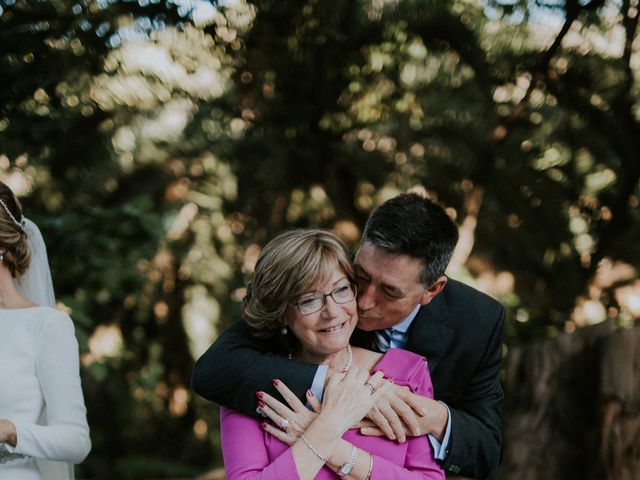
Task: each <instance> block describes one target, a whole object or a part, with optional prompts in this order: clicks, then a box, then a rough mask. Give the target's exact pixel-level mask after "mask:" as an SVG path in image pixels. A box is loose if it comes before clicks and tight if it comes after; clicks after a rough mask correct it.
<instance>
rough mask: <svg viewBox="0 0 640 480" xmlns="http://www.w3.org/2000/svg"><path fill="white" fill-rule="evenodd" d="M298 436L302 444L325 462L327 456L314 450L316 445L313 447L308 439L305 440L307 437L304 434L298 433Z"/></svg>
mask: <svg viewBox="0 0 640 480" xmlns="http://www.w3.org/2000/svg"><path fill="white" fill-rule="evenodd" d="M300 438H301V439H302V441H303V442H304V444H305V445H306V446H307V448H308V449H309V450H311V451H312V452H313V454H314V455H315V456H316V457H318V458H319V459H320V460H322V461H323V462H324V463H327V457H325V456H323V455H321V454H320V452H318V450H316V447H314V446H313V445H311V443H309V440H307V437H305V436H304V435H300Z"/></svg>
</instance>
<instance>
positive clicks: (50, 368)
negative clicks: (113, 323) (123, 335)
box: [0, 182, 91, 480]
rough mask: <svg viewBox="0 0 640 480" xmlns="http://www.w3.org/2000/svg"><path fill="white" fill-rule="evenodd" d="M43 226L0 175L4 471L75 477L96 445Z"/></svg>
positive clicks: (31, 477)
mask: <svg viewBox="0 0 640 480" xmlns="http://www.w3.org/2000/svg"><path fill="white" fill-rule="evenodd" d="M54 304H55V301H54V296H53V287H52V283H51V274H50V272H49V264H48V260H47V253H46V248H45V244H44V241H43V239H42V235H41V234H40V231H39V230H38V227H37V226H36V225H35V224H34V223H33V222H31V221H30V220H27V219H25V218H24V216H23V215H22V208H21V206H20V204H19V202H18V200H17V199H16V197H15V195H14V194H13V192H12V191H11V190H10V189H9V187H7V186H6V185H5V184H4V183H2V182H0V339H2V347H1V348H0V366H1V368H0V478H2V479H3V480H5V479H6V480H41V479H46V480H50V479H52V480H68V479H72V478H73V465H72V464H73V463H80V462H82V461H83V460H84V458H85V457H86V456H87V455H88V453H89V450H90V449H91V440H90V439H89V426H88V425H87V419H86V408H85V405H84V399H83V396H82V389H81V387H80V375H79V361H78V343H77V341H76V338H75V335H74V328H73V323H72V321H71V319H70V318H69V316H67V315H66V314H65V313H63V312H61V311H59V310H56V309H54V308H52V307H53V306H54Z"/></svg>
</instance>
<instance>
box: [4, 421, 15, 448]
mask: <svg viewBox="0 0 640 480" xmlns="http://www.w3.org/2000/svg"><path fill="white" fill-rule="evenodd" d="M0 443H7V444H9V445H11V446H12V447H15V446H16V443H18V439H17V433H16V426H15V425H14V424H13V423H12V422H10V421H9V420H5V419H4V418H0Z"/></svg>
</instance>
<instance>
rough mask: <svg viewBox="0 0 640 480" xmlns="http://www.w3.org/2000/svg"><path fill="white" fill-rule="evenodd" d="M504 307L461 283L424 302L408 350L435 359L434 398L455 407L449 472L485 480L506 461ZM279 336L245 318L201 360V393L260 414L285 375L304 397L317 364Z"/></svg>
mask: <svg viewBox="0 0 640 480" xmlns="http://www.w3.org/2000/svg"><path fill="white" fill-rule="evenodd" d="M503 326H504V308H503V307H502V305H500V304H499V303H498V302H496V301H495V300H493V299H492V298H490V297H488V296H487V295H484V294H482V293H480V292H478V291H477V290H474V289H473V288H471V287H469V286H467V285H464V284H463V283H460V282H457V281H455V280H451V279H450V280H449V281H448V282H447V285H446V286H445V288H444V290H443V291H442V292H441V293H440V294H439V295H438V296H436V297H435V298H434V299H433V300H432V301H431V302H430V303H429V304H428V305H425V306H424V307H422V308H421V309H420V310H419V312H418V314H417V316H416V318H415V319H414V321H413V323H412V324H411V327H410V329H409V332H408V333H409V341H408V343H407V346H406V349H407V350H410V351H412V352H415V353H418V354H420V355H423V356H424V357H425V358H426V359H427V362H428V364H429V371H430V373H431V378H432V381H433V385H434V391H435V392H434V393H435V398H436V399H438V400H441V401H443V402H444V403H446V404H447V406H448V407H449V409H450V411H451V438H450V442H449V446H448V450H447V451H448V454H447V458H446V460H445V461H444V464H443V466H444V468H445V470H446V471H448V472H451V473H455V474H460V475H465V476H470V477H474V478H486V477H488V476H489V474H490V473H491V472H492V471H493V470H495V469H496V468H497V466H498V463H499V461H500V454H501V449H502V415H501V406H502V397H503V393H502V388H501V386H500V381H499V377H498V375H499V371H500V363H501V344H502V329H503ZM372 335H373V334H372V333H371V332H363V331H359V330H356V332H355V333H354V336H353V339H352V340H353V343H354V344H356V345H360V346H364V347H367V348H370V347H371V342H372ZM285 352H286V348H285V345H284V343H283V342H281V340H280V339H279V338H272V339H258V338H256V337H254V336H253V335H252V334H251V330H250V329H249V327H248V326H247V325H246V324H245V323H244V322H243V321H239V322H236V323H235V324H234V325H232V326H231V327H230V328H229V329H227V330H226V331H225V332H223V333H222V335H221V336H220V337H219V338H218V340H217V341H216V342H215V343H214V344H213V345H212V346H211V347H209V349H208V350H207V351H206V352H205V353H204V355H202V357H200V359H199V360H198V361H197V362H196V365H195V367H194V370H193V378H192V386H193V389H194V390H195V391H196V393H198V394H199V395H201V396H203V397H205V398H206V399H208V400H211V401H214V402H216V403H219V404H221V405H225V406H227V407H231V408H234V409H236V410H240V411H242V412H244V413H247V414H250V415H251V414H253V415H255V409H256V397H255V392H257V391H258V390H263V391H267V392H269V393H272V394H275V389H274V388H273V386H272V384H271V381H272V379H273V378H279V379H281V380H282V381H284V382H285V384H286V385H287V386H288V387H289V388H291V390H292V391H293V392H294V393H296V395H298V396H299V397H300V398H304V394H305V392H306V390H307V389H308V388H309V387H310V386H311V382H312V380H313V377H314V375H315V372H316V369H317V366H316V365H306V364H300V363H297V362H291V361H290V360H288V359H287V358H286V355H284V354H285Z"/></svg>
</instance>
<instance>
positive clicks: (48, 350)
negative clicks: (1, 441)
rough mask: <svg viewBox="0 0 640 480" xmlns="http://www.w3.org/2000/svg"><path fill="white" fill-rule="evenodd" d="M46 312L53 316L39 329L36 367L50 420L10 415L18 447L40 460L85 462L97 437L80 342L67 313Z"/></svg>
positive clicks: (17, 450) (46, 319)
mask: <svg viewBox="0 0 640 480" xmlns="http://www.w3.org/2000/svg"><path fill="white" fill-rule="evenodd" d="M44 310H46V313H47V314H46V318H44V320H43V321H42V323H41V324H40V325H39V326H40V328H39V329H38V330H37V341H36V342H35V347H36V348H35V363H34V367H35V376H36V378H37V381H38V383H39V386H40V390H41V392H42V397H43V400H44V408H45V411H46V417H47V424H46V425H38V424H37V423H36V422H37V420H34V421H31V420H30V419H27V418H24V417H22V418H15V419H11V418H9V419H10V420H12V421H13V423H14V424H15V426H16V431H17V444H16V447H15V448H13V449H12V450H13V452H15V453H19V454H23V455H28V456H31V457H34V458H44V459H48V460H56V461H64V462H72V463H80V462H82V461H83V460H84V459H85V457H86V456H87V455H88V453H89V451H90V450H91V440H90V438H89V426H88V425H87V420H86V413H87V411H86V408H85V405H84V398H83V395H82V389H81V386H80V374H79V355H78V342H77V341H76V338H75V335H74V328H73V323H72V322H71V319H70V318H69V317H68V316H67V315H65V314H64V313H62V312H59V311H55V310H51V309H44ZM52 312H53V313H52ZM32 333H35V332H33V331H32ZM27 401H28V400H27Z"/></svg>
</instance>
